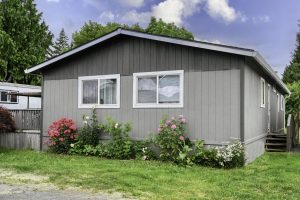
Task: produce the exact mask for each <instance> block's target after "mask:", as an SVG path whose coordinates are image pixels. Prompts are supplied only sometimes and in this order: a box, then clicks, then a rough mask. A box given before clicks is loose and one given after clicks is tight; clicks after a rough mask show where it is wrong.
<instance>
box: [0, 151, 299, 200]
mask: <svg viewBox="0 0 300 200" xmlns="http://www.w3.org/2000/svg"><path fill="white" fill-rule="evenodd" d="M0 169H10V170H16V171H17V172H30V173H35V174H39V175H47V176H49V177H50V179H49V180H50V182H52V183H54V184H56V185H58V186H81V187H83V188H88V189H93V190H96V191H109V192H110V191H111V192H113V191H118V192H123V193H125V194H128V195H130V196H135V197H137V198H144V199H289V200H290V199H299V198H300V154H292V153H291V154H289V153H267V154H265V155H264V156H262V157H261V158H259V159H257V160H256V161H255V162H254V163H252V164H250V165H248V166H246V167H245V168H241V169H232V170H222V169H211V168H205V167H196V166H195V167H190V168H182V167H177V166H175V165H172V164H169V163H160V162H149V161H118V160H105V159H99V158H93V157H80V156H62V155H54V154H48V153H39V152H34V151H8V150H0Z"/></svg>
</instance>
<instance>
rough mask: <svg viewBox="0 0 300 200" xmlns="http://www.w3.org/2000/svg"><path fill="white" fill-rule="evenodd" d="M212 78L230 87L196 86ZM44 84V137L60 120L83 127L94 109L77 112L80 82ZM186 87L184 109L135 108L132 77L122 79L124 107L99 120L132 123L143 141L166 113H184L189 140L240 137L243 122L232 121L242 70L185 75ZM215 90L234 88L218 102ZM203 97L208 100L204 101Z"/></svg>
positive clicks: (102, 113)
mask: <svg viewBox="0 0 300 200" xmlns="http://www.w3.org/2000/svg"><path fill="white" fill-rule="evenodd" d="M212 73H213V75H211V74H212ZM209 76H216V77H221V76H222V77H223V78H222V80H224V79H226V77H227V79H226V81H227V82H229V83H230V84H227V85H224V84H223V83H222V82H220V81H216V82H213V83H211V84H213V86H210V87H209V86H208V84H207V87H209V90H208V89H207V90H204V91H203V90H202V87H197V85H196V84H197V83H198V82H199V83H200V81H199V77H209ZM229 78H230V79H229ZM44 84H45V100H44V127H45V128H44V132H45V134H46V128H47V127H49V125H50V124H51V122H53V121H54V120H57V119H58V118H60V117H68V118H72V119H74V120H75V121H76V123H77V124H78V125H79V126H82V116H83V115H84V114H87V115H90V114H91V109H78V105H77V104H78V102H77V98H78V97H77V95H78V87H77V86H78V80H77V79H66V80H46V81H45V82H44ZM184 84H185V88H184V94H185V95H184V96H185V97H184V108H159V109H155V108H132V92H133V91H132V76H122V77H121V106H120V107H121V108H120V109H97V115H98V119H99V121H100V122H103V121H104V120H105V118H106V117H107V116H112V117H113V118H115V119H117V120H120V121H129V122H132V123H133V127H134V129H133V131H132V135H131V136H132V137H134V138H135V139H144V138H147V137H149V136H150V134H151V133H155V132H156V130H157V127H158V125H159V121H160V119H161V117H162V116H163V115H164V114H168V115H170V116H174V115H179V114H184V115H185V116H186V117H187V119H188V122H189V123H188V130H189V131H188V134H189V137H190V138H191V139H193V140H195V139H204V140H205V141H206V143H208V144H220V143H222V142H225V141H228V140H230V139H231V138H239V134H240V127H239V124H240V123H231V121H232V120H233V121H236V122H239V113H240V110H239V87H233V86H236V85H239V70H227V71H217V72H213V71H206V72H193V73H192V72H186V73H185V75H184ZM213 88H222V89H224V91H227V90H229V88H231V93H230V94H229V93H225V92H224V93H223V92H221V93H219V94H218V100H216V94H217V93H218V91H219V89H218V90H216V89H213ZM204 92H207V93H204ZM53 94H55V95H53ZM229 95H230V97H228V96H229ZM203 96H205V97H207V98H205V99H201V97H203ZM226 99H227V100H226ZM228 99H231V100H230V101H228ZM233 99H236V100H233ZM203 110H206V111H207V112H206V113H205V114H207V115H205V114H204V115H203V114H202V111H203ZM225 113H226V114H225ZM227 114H228V115H227Z"/></svg>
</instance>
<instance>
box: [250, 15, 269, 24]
mask: <svg viewBox="0 0 300 200" xmlns="http://www.w3.org/2000/svg"><path fill="white" fill-rule="evenodd" d="M252 22H253V23H254V24H257V23H260V22H261V23H268V22H270V17H269V16H268V15H262V16H257V17H252Z"/></svg>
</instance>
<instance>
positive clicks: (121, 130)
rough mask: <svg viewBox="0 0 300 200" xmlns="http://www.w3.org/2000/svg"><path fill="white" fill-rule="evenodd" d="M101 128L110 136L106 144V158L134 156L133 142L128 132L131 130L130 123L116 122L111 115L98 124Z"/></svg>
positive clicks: (128, 157)
mask: <svg viewBox="0 0 300 200" xmlns="http://www.w3.org/2000/svg"><path fill="white" fill-rule="evenodd" d="M100 127H101V130H103V131H104V132H105V133H108V134H109V135H110V136H111V140H110V141H109V143H108V144H107V145H106V150H105V152H106V153H107V155H105V157H107V158H116V159H130V158H134V157H135V148H134V142H133V141H132V140H131V139H130V137H129V135H128V133H129V132H130V131H131V130H132V127H131V124H130V123H124V124H123V123H118V122H116V121H115V120H113V119H112V118H111V117H108V118H107V123H106V124H102V125H100Z"/></svg>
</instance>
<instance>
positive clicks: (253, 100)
mask: <svg viewBox="0 0 300 200" xmlns="http://www.w3.org/2000/svg"><path fill="white" fill-rule="evenodd" d="M257 69H258V68H257V66H256V65H255V63H248V62H246V65H245V69H244V75H243V76H244V79H243V80H242V81H244V95H245V96H244V105H245V107H244V114H243V115H244V137H245V138H244V140H245V147H246V152H247V159H248V162H251V161H253V160H254V159H255V158H256V157H258V156H259V155H261V154H263V152H264V145H265V137H266V135H267V134H268V95H269V93H268V84H269V85H270V86H271V87H270V89H271V91H270V108H271V111H270V132H279V131H280V130H282V129H283V128H284V111H280V110H279V112H278V105H277V93H275V92H274V91H273V84H272V82H271V81H270V80H269V79H268V78H267V77H266V76H265V75H264V73H262V72H259V71H257ZM261 77H262V78H264V79H265V92H266V105H265V107H261V102H260V101H261V85H260V84H261ZM277 92H278V91H277ZM279 96H280V93H279Z"/></svg>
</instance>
